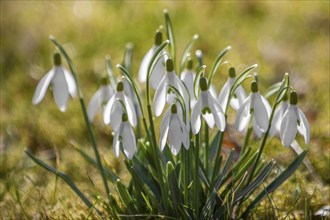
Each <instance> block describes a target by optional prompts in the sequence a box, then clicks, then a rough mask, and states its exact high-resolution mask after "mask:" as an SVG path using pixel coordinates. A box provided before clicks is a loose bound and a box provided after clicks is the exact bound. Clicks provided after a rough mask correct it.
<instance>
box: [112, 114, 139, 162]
mask: <svg viewBox="0 0 330 220" xmlns="http://www.w3.org/2000/svg"><path fill="white" fill-rule="evenodd" d="M120 120H121V123H120V125H119V128H118V130H117V132H116V133H115V137H114V139H113V144H112V146H113V150H114V152H115V155H116V157H119V151H120V147H122V148H123V151H124V153H125V155H126V157H127V158H129V159H132V158H133V156H134V154H135V152H136V140H135V134H134V131H133V128H132V127H131V125H130V123H129V122H128V115H127V114H126V113H123V114H122V116H121V117H120Z"/></svg>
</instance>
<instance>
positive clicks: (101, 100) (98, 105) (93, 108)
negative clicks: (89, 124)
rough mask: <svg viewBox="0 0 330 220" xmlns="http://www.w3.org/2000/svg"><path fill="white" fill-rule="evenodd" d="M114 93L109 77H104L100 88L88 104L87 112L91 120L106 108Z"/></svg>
mask: <svg viewBox="0 0 330 220" xmlns="http://www.w3.org/2000/svg"><path fill="white" fill-rule="evenodd" d="M113 94H114V89H113V88H112V87H111V85H110V81H109V79H108V78H107V77H103V78H102V79H101V85H100V88H99V89H98V90H97V91H96V92H95V93H94V95H93V96H92V98H91V100H90V102H89V104H88V108H87V114H88V119H89V121H93V119H94V117H95V115H96V113H97V112H98V111H100V110H102V109H103V108H104V106H105V105H106V104H107V103H108V101H109V100H110V98H111V97H112V96H113Z"/></svg>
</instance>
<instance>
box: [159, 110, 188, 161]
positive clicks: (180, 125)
mask: <svg viewBox="0 0 330 220" xmlns="http://www.w3.org/2000/svg"><path fill="white" fill-rule="evenodd" d="M181 113H182V111H181ZM166 142H167V143H168V145H169V146H170V149H171V151H172V153H173V154H174V155H177V154H178V153H179V151H180V149H181V145H182V144H183V146H184V147H185V148H186V149H187V150H188V149H189V131H188V128H187V126H186V125H185V123H184V122H183V119H182V114H180V111H179V112H178V110H177V105H176V104H172V106H171V108H169V109H168V110H167V111H166V113H165V116H164V118H163V120H162V124H161V128H160V149H161V150H164V147H165V144H166Z"/></svg>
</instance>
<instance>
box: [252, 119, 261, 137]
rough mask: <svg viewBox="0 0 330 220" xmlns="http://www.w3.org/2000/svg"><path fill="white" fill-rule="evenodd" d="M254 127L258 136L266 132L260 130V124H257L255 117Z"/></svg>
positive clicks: (253, 120)
mask: <svg viewBox="0 0 330 220" xmlns="http://www.w3.org/2000/svg"><path fill="white" fill-rule="evenodd" d="M252 128H253V131H254V133H255V135H256V136H257V137H258V138H260V137H261V136H262V135H263V134H264V132H263V131H262V130H260V128H259V126H258V125H257V122H256V119H255V118H253V119H252Z"/></svg>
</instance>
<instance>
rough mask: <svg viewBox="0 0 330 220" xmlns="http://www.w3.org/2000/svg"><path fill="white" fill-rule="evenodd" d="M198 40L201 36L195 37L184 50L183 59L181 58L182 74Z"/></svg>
mask: <svg viewBox="0 0 330 220" xmlns="http://www.w3.org/2000/svg"><path fill="white" fill-rule="evenodd" d="M198 38H199V35H198V34H195V35H194V36H193V38H192V39H191V40H190V41H189V43H188V44H187V46H186V48H185V49H184V51H183V54H182V57H181V61H180V74H181V72H182V71H183V69H184V65H185V64H186V61H187V58H188V56H189V54H190V51H191V49H192V47H193V46H194V44H195V42H196V41H197V39H198Z"/></svg>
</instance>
